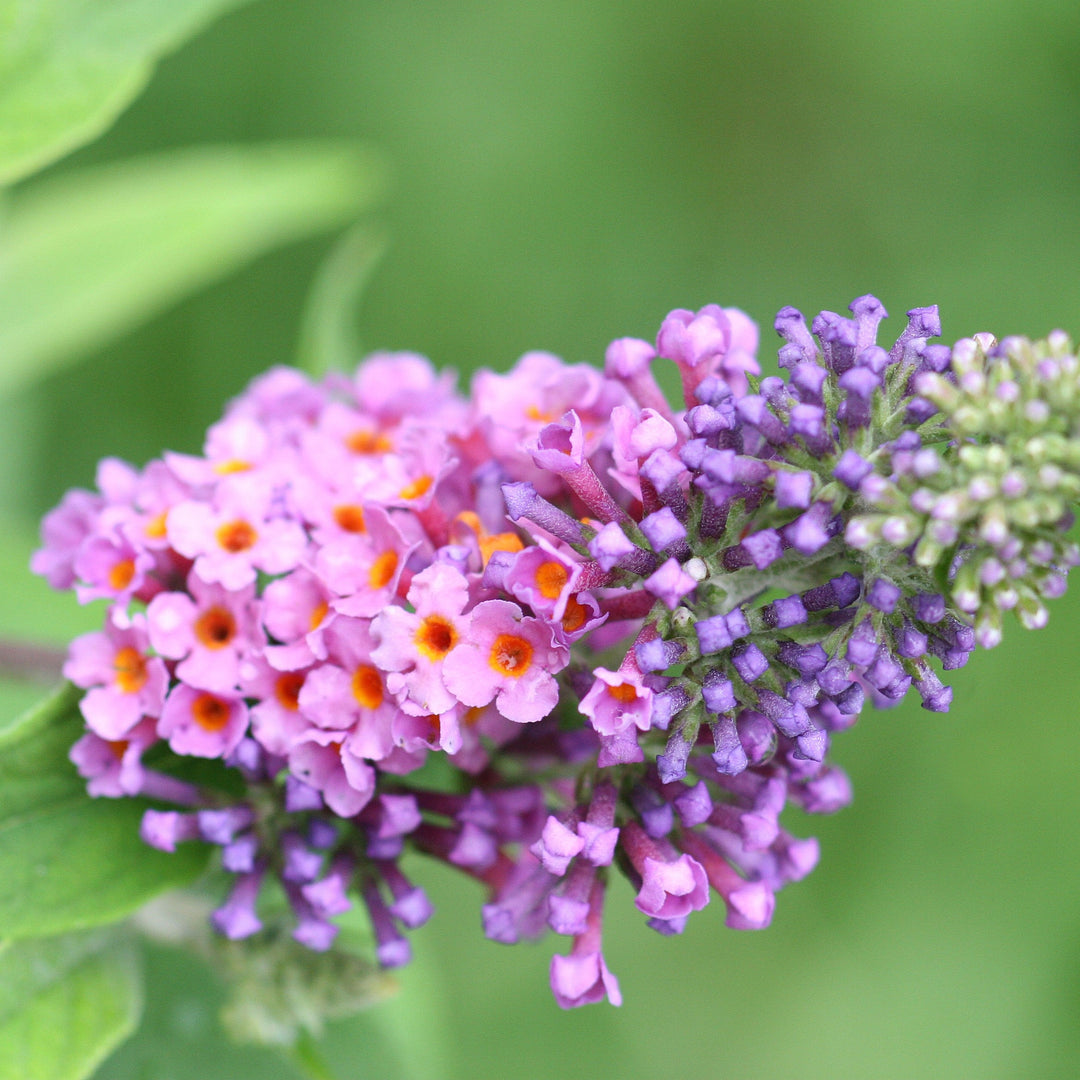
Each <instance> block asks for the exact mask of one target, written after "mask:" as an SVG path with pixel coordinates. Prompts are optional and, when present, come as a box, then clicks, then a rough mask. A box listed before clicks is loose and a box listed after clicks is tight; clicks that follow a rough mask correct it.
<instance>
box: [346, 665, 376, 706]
mask: <svg viewBox="0 0 1080 1080" xmlns="http://www.w3.org/2000/svg"><path fill="white" fill-rule="evenodd" d="M352 694H353V697H354V698H355V699H356V702H357V704H358V705H360V706H361V708H364V709H377V708H378V707H379V706H380V705H381V704H382V702H383V684H382V679H381V678H380V677H379V673H378V671H376V670H375V668H373V667H372V666H371V665H370V664H361V665H360V666H359V667H358V668H357V669H356V670H355V671H354V672H353V677H352Z"/></svg>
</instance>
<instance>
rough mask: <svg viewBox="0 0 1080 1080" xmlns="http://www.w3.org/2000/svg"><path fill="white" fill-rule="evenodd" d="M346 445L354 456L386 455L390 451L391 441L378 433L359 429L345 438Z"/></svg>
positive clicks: (367, 429)
mask: <svg viewBox="0 0 1080 1080" xmlns="http://www.w3.org/2000/svg"><path fill="white" fill-rule="evenodd" d="M345 445H346V446H347V447H348V448H349V449H350V450H351V451H352V452H353V453H354V454H385V453H386V451H387V450H389V449H390V440H389V439H388V438H387V437H386V436H385V435H381V434H379V432H377V431H371V430H370V429H369V428H358V429H357V430H356V431H354V432H353V433H352V434H351V435H347V436H346V437H345Z"/></svg>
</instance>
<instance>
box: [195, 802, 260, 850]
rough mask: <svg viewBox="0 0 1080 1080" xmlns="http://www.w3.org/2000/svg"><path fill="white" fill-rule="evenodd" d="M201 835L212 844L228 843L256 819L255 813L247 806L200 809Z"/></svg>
mask: <svg viewBox="0 0 1080 1080" xmlns="http://www.w3.org/2000/svg"><path fill="white" fill-rule="evenodd" d="M197 817H198V821H199V835H200V836H202V838H203V839H204V840H206V841H208V842H209V843H211V844H228V843H231V842H232V839H233V837H234V836H235V835H236V834H237V833H238V832H239V831H240V830H241V829H246V828H247V827H248V826H249V825H251V824H252V823H253V822H254V820H255V815H254V813H253V812H252V811H251V810H250V809H249V808H248V807H246V806H230V807H227V808H226V809H224V810H200V811H199V812H198V815H197Z"/></svg>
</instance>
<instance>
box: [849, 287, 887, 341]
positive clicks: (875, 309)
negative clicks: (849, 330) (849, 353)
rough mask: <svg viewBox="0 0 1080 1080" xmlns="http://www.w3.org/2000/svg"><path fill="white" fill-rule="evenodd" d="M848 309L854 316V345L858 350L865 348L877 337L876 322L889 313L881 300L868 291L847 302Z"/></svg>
mask: <svg viewBox="0 0 1080 1080" xmlns="http://www.w3.org/2000/svg"><path fill="white" fill-rule="evenodd" d="M848 311H850V312H851V313H852V314H853V315H854V316H855V347H856V349H858V350H860V351H862V350H865V349H866V348H867V347H868V346H870V345H873V343H874V341H875V340H876V339H877V328H878V324H879V323H880V322H881V320H882V319H887V318H888V317H889V313H888V312H887V311H886V310H885V306H884V305H883V304H882V302H881V301H880V300H879V299H878V298H877V297H876V296H871V295H870V294H869V293H867V294H866V295H865V296H859V297H856V299H854V300H852V301H851V303H850V304H848ZM882 351H884V350H882Z"/></svg>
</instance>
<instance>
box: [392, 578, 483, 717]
mask: <svg viewBox="0 0 1080 1080" xmlns="http://www.w3.org/2000/svg"><path fill="white" fill-rule="evenodd" d="M407 599H408V601H409V603H410V604H411V605H412V607H413V611H412V612H408V611H406V610H405V609H404V608H399V607H388V608H386V609H385V610H383V611H382V612H381V613H380V614H379V615H378V616H377V618H376V619H375V620H374V622H373V623H372V624H371V632H372V636H373V637H374V639H375V641H376V642H378V645H377V647H376V648H375V649H374V650H373V651H372V653H371V659H372V660H373V661H374V662H375V663H376V664H377V665H378V666H379V667H380V668H381V669H382V670H383V671H388V672H391V674H390V676H389V677H388V678H387V680H386V682H387V686H388V687H389V688H390V690H391V691H392V692H393V693H395V694H396V695H397V696H398V704H399V705H400V706H401V708H402V709H403V710H404V711H405V712H407V713H412V714H413V715H416V716H426V715H428V714H436V715H437V714H440V713H445V712H447V711H448V710H450V709H451V708H452V707H453V706H454V705H456V704H457V698H456V697H455V696H454V695H453V694H452V693H450V691H449V690H447V689H446V686H445V684H444V682H443V675H442V671H443V663H444V661H445V660H446V658H447V656H449V655H450V653H451V651H452V650H453V649H454V648H455V647H456V646H457V644H458V642H459V641H460V640H461V638H462V636H463V635H464V633H465V628H466V622H467V620H466V619H465V618H463V617H462V612H463V611H464V610H465V608H466V606H467V605H468V603H469V582H468V580H467V579H466V578H465V575H464V574H462V573H461V572H460V571H458V570H455V569H454V568H453V567H452V566H447V565H446V564H444V563H434V564H432V565H431V566H429V567H428V568H427V569H426V570H422V571H421V572H420V573H419V574H417V575H416V577H414V578H413V580H412V584H411V585H410V586H409V592H408V596H407Z"/></svg>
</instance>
